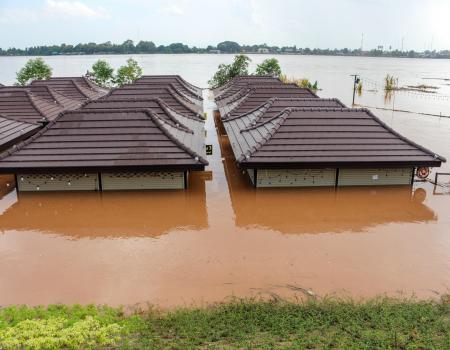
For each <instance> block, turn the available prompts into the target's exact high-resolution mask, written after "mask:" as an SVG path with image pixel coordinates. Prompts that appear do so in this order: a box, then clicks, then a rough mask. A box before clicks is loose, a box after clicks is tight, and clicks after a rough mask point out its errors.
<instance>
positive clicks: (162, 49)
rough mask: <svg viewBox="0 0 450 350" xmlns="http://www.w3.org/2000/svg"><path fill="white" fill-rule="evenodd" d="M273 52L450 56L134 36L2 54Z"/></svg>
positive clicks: (1, 51)
mask: <svg viewBox="0 0 450 350" xmlns="http://www.w3.org/2000/svg"><path fill="white" fill-rule="evenodd" d="M218 52H221V53H234V54H239V53H270V54H298V55H328V56H375V57H410V58H450V50H444V51H424V52H416V51H412V50H411V51H400V50H388V51H387V50H380V49H373V50H370V51H362V50H360V49H348V48H343V49H317V48H315V49H310V48H308V47H306V48H297V46H295V45H294V46H282V47H279V46H270V45H267V44H260V45H240V44H238V43H237V42H234V41H224V42H221V43H219V44H217V46H211V45H210V46H208V47H206V48H199V47H195V46H193V47H189V46H188V45H185V44H182V43H173V44H170V45H158V46H157V45H156V44H155V43H154V42H153V41H139V42H138V43H137V44H135V43H134V42H133V41H132V40H125V41H124V42H123V43H122V44H114V43H112V42H111V41H107V42H105V43H101V44H96V43H87V44H81V43H80V44H77V45H69V44H61V45H50V46H33V47H27V48H25V49H18V48H9V49H1V48H0V55H1V56H50V55H92V54H141V53H142V54H147V53H149V54H152V53H164V54H179V53H218Z"/></svg>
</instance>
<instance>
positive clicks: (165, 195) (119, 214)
mask: <svg viewBox="0 0 450 350" xmlns="http://www.w3.org/2000/svg"><path fill="white" fill-rule="evenodd" d="M207 227H208V219H207V215H206V196H205V181H204V180H203V179H202V178H201V177H200V176H199V175H198V174H195V173H194V174H193V175H191V176H190V178H189V189H188V190H186V191H152V192H146V191H143V192H133V191H130V192H102V193H99V192H79V193H50V192H46V193H44V192H42V193H20V194H19V196H18V200H17V202H16V203H14V204H13V205H12V206H10V207H9V208H8V209H7V210H6V211H5V212H4V213H3V214H2V215H0V228H1V230H21V231H23V230H30V231H39V232H45V233H55V234H59V235H63V236H71V237H74V238H81V237H89V238H96V237H103V238H107V237H136V236H146V237H158V236H160V235H162V234H165V233H167V232H170V231H174V230H202V229H205V228H207Z"/></svg>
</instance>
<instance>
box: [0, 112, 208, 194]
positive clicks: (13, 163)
mask: <svg viewBox="0 0 450 350" xmlns="http://www.w3.org/2000/svg"><path fill="white" fill-rule="evenodd" d="M204 149H205V147H204V140H203V139H202V138H200V137H198V135H196V134H194V132H193V131H192V130H191V129H189V128H187V127H186V126H184V125H181V124H177V123H175V122H173V121H169V120H167V119H164V118H162V117H161V116H158V115H157V114H156V113H154V112H153V111H152V110H151V109H148V108H135V109H124V110H120V109H101V110H92V109H80V110H77V111H70V112H64V113H62V114H60V115H59V116H58V117H57V118H56V119H55V120H53V121H52V122H50V123H49V124H48V125H47V126H46V127H45V128H44V129H42V130H41V131H40V132H38V133H37V134H35V135H34V136H33V137H31V138H29V139H28V140H26V141H24V142H22V143H21V144H19V145H17V147H15V148H14V149H13V150H10V151H7V152H4V153H3V154H2V155H1V156H0V173H4V174H15V177H16V187H17V188H18V190H19V191H61V190H64V191H69V190H91V191H101V190H133V189H185V188H186V187H187V184H188V173H189V172H190V171H195V170H203V169H204V167H205V165H206V164H207V161H206V160H205V157H204Z"/></svg>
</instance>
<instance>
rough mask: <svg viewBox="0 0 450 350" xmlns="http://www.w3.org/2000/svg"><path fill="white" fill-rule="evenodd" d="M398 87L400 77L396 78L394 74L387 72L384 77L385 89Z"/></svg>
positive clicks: (391, 89)
mask: <svg viewBox="0 0 450 350" xmlns="http://www.w3.org/2000/svg"><path fill="white" fill-rule="evenodd" d="M397 89H398V78H395V77H394V76H393V75H390V74H386V76H385V77H384V90H385V91H393V90H397Z"/></svg>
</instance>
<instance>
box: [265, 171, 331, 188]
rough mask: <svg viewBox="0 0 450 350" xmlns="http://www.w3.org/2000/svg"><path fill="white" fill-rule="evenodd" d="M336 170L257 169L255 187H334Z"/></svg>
mask: <svg viewBox="0 0 450 350" xmlns="http://www.w3.org/2000/svg"><path fill="white" fill-rule="evenodd" d="M335 183H336V169H258V171H257V176H256V187H314V186H334V185H335Z"/></svg>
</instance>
